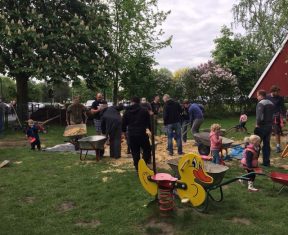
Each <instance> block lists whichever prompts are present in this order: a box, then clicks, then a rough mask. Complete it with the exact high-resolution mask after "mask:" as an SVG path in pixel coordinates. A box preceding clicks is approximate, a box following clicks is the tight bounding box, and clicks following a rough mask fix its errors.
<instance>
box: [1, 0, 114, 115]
mask: <svg viewBox="0 0 288 235" xmlns="http://www.w3.org/2000/svg"><path fill="white" fill-rule="evenodd" d="M109 31H110V21H109V15H108V9H107V6H105V5H103V4H100V3H99V1H98V0H89V1H88V0H87V1H84V0H83V1H80V0H79V1H78V0H55V1H49V0H43V1H38V0H21V1H19V0H0V38H1V41H0V72H1V73H3V74H8V75H9V76H10V77H13V78H14V79H15V80H16V83H17V101H18V108H19V110H18V112H19V116H20V118H21V119H22V120H24V119H26V118H27V113H28V112H27V101H28V92H29V89H28V80H29V79H31V78H32V77H34V78H37V79H44V80H46V81H48V82H50V83H53V82H55V81H58V80H77V79H79V78H80V77H83V78H85V79H87V80H88V81H89V84H90V86H91V87H93V86H95V84H96V85H98V86H105V85H106V78H107V77H108V76H109V73H108V71H109V70H110V69H109V68H108V67H109V65H110V64H111V63H110V62H109V59H110V58H111V56H110V55H111V53H112V50H111V47H110V37H109Z"/></svg>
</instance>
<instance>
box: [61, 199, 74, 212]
mask: <svg viewBox="0 0 288 235" xmlns="http://www.w3.org/2000/svg"><path fill="white" fill-rule="evenodd" d="M75 207H76V205H75V203H74V202H69V201H67V202H63V203H62V204H60V205H59V206H58V207H57V211H59V212H67V211H71V210H73V209H74V208H75Z"/></svg>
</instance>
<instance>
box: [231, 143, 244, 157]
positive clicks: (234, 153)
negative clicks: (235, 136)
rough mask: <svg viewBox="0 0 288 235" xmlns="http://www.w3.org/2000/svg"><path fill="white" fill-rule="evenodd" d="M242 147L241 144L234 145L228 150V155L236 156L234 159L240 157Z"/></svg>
mask: <svg viewBox="0 0 288 235" xmlns="http://www.w3.org/2000/svg"><path fill="white" fill-rule="evenodd" d="M243 151H244V148H243V147H241V146H235V147H234V148H232V149H231V151H230V157H232V158H236V159H239V160H240V159H242V154H243Z"/></svg>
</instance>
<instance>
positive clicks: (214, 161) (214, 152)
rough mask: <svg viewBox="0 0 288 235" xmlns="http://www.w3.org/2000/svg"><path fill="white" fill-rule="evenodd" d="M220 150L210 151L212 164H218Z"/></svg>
mask: <svg viewBox="0 0 288 235" xmlns="http://www.w3.org/2000/svg"><path fill="white" fill-rule="evenodd" d="M219 152H220V150H211V155H212V157H213V159H212V162H213V163H215V164H220V155H219Z"/></svg>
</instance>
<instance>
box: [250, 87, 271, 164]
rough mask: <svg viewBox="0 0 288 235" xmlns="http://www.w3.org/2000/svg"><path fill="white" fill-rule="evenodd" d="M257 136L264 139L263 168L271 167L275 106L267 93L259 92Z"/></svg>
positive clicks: (255, 131) (255, 132)
mask: <svg viewBox="0 0 288 235" xmlns="http://www.w3.org/2000/svg"><path fill="white" fill-rule="evenodd" d="M257 100H258V104H257V106H256V128H255V130H254V134H255V135H259V136H260V137H261V139H262V142H263V146H262V155H263V166H268V167H269V166H270V151H271V150H270V137H271V132H272V124H273V110H274V104H273V103H272V102H271V101H270V100H268V99H267V98H266V91H264V90H259V91H257Z"/></svg>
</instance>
